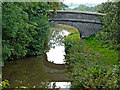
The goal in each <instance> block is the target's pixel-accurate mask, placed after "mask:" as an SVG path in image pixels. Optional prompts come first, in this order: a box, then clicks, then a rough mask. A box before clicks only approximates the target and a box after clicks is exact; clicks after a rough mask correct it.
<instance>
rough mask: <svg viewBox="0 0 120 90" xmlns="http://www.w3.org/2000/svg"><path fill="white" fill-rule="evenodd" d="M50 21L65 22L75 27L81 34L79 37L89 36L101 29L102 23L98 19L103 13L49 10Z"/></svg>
mask: <svg viewBox="0 0 120 90" xmlns="http://www.w3.org/2000/svg"><path fill="white" fill-rule="evenodd" d="M51 13H52V14H51V15H50V18H51V20H50V21H51V23H52V24H53V25H55V24H65V25H71V26H74V27H76V28H77V29H78V30H79V32H80V35H81V38H86V37H89V36H91V35H93V34H95V33H96V32H97V31H99V30H101V28H102V26H103V23H102V22H100V21H99V19H98V17H99V16H104V15H105V14H101V13H93V12H82V11H57V14H55V13H53V11H51Z"/></svg>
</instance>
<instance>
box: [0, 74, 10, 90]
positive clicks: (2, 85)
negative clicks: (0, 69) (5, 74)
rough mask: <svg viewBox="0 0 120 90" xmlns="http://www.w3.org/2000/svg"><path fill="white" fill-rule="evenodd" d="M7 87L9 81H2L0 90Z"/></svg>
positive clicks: (0, 76)
mask: <svg viewBox="0 0 120 90" xmlns="http://www.w3.org/2000/svg"><path fill="white" fill-rule="evenodd" d="M1 78H2V75H1V74H0V79H1ZM7 86H9V81H8V80H4V81H1V82H0V90H1V89H3V88H6V87H7Z"/></svg>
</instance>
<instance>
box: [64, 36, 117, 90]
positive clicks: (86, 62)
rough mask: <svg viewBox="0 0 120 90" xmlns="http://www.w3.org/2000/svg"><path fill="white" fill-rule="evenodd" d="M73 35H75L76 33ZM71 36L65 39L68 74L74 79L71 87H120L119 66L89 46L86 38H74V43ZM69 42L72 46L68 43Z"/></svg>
mask: <svg viewBox="0 0 120 90" xmlns="http://www.w3.org/2000/svg"><path fill="white" fill-rule="evenodd" d="M71 36H73V37H74V34H73V35H71ZM71 36H69V37H67V39H65V40H67V41H65V45H67V46H66V47H67V49H66V50H67V56H66V59H67V60H66V63H67V64H68V69H69V73H68V75H69V76H70V78H71V79H72V80H73V81H72V86H71V88H84V89H95V88H96V89H103V88H118V87H119V84H118V72H119V69H118V66H117V65H114V64H111V63H109V62H108V60H107V59H108V58H106V57H105V56H104V55H102V54H100V53H99V52H97V51H95V50H94V49H92V48H90V47H88V46H87V45H86V43H85V41H84V40H81V41H80V40H79V41H78V40H74V43H72V42H73V41H72V40H71ZM68 42H69V43H70V45H71V46H70V45H68V44H66V43H68ZM71 43H72V44H71ZM68 47H69V48H68ZM114 66H115V67H114Z"/></svg>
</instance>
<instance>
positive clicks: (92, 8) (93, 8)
mask: <svg viewBox="0 0 120 90" xmlns="http://www.w3.org/2000/svg"><path fill="white" fill-rule="evenodd" d="M100 8H101V4H99V5H97V6H94V7H89V6H86V5H84V4H80V5H79V6H78V7H76V8H73V9H72V10H78V11H91V12H97V11H98V10H99V9H100Z"/></svg>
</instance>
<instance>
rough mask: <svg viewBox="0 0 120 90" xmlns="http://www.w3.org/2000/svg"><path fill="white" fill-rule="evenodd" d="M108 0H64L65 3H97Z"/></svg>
mask: <svg viewBox="0 0 120 90" xmlns="http://www.w3.org/2000/svg"><path fill="white" fill-rule="evenodd" d="M106 1H108V0H64V3H65V4H68V3H77V4H84V3H95V4H100V3H102V2H106Z"/></svg>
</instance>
